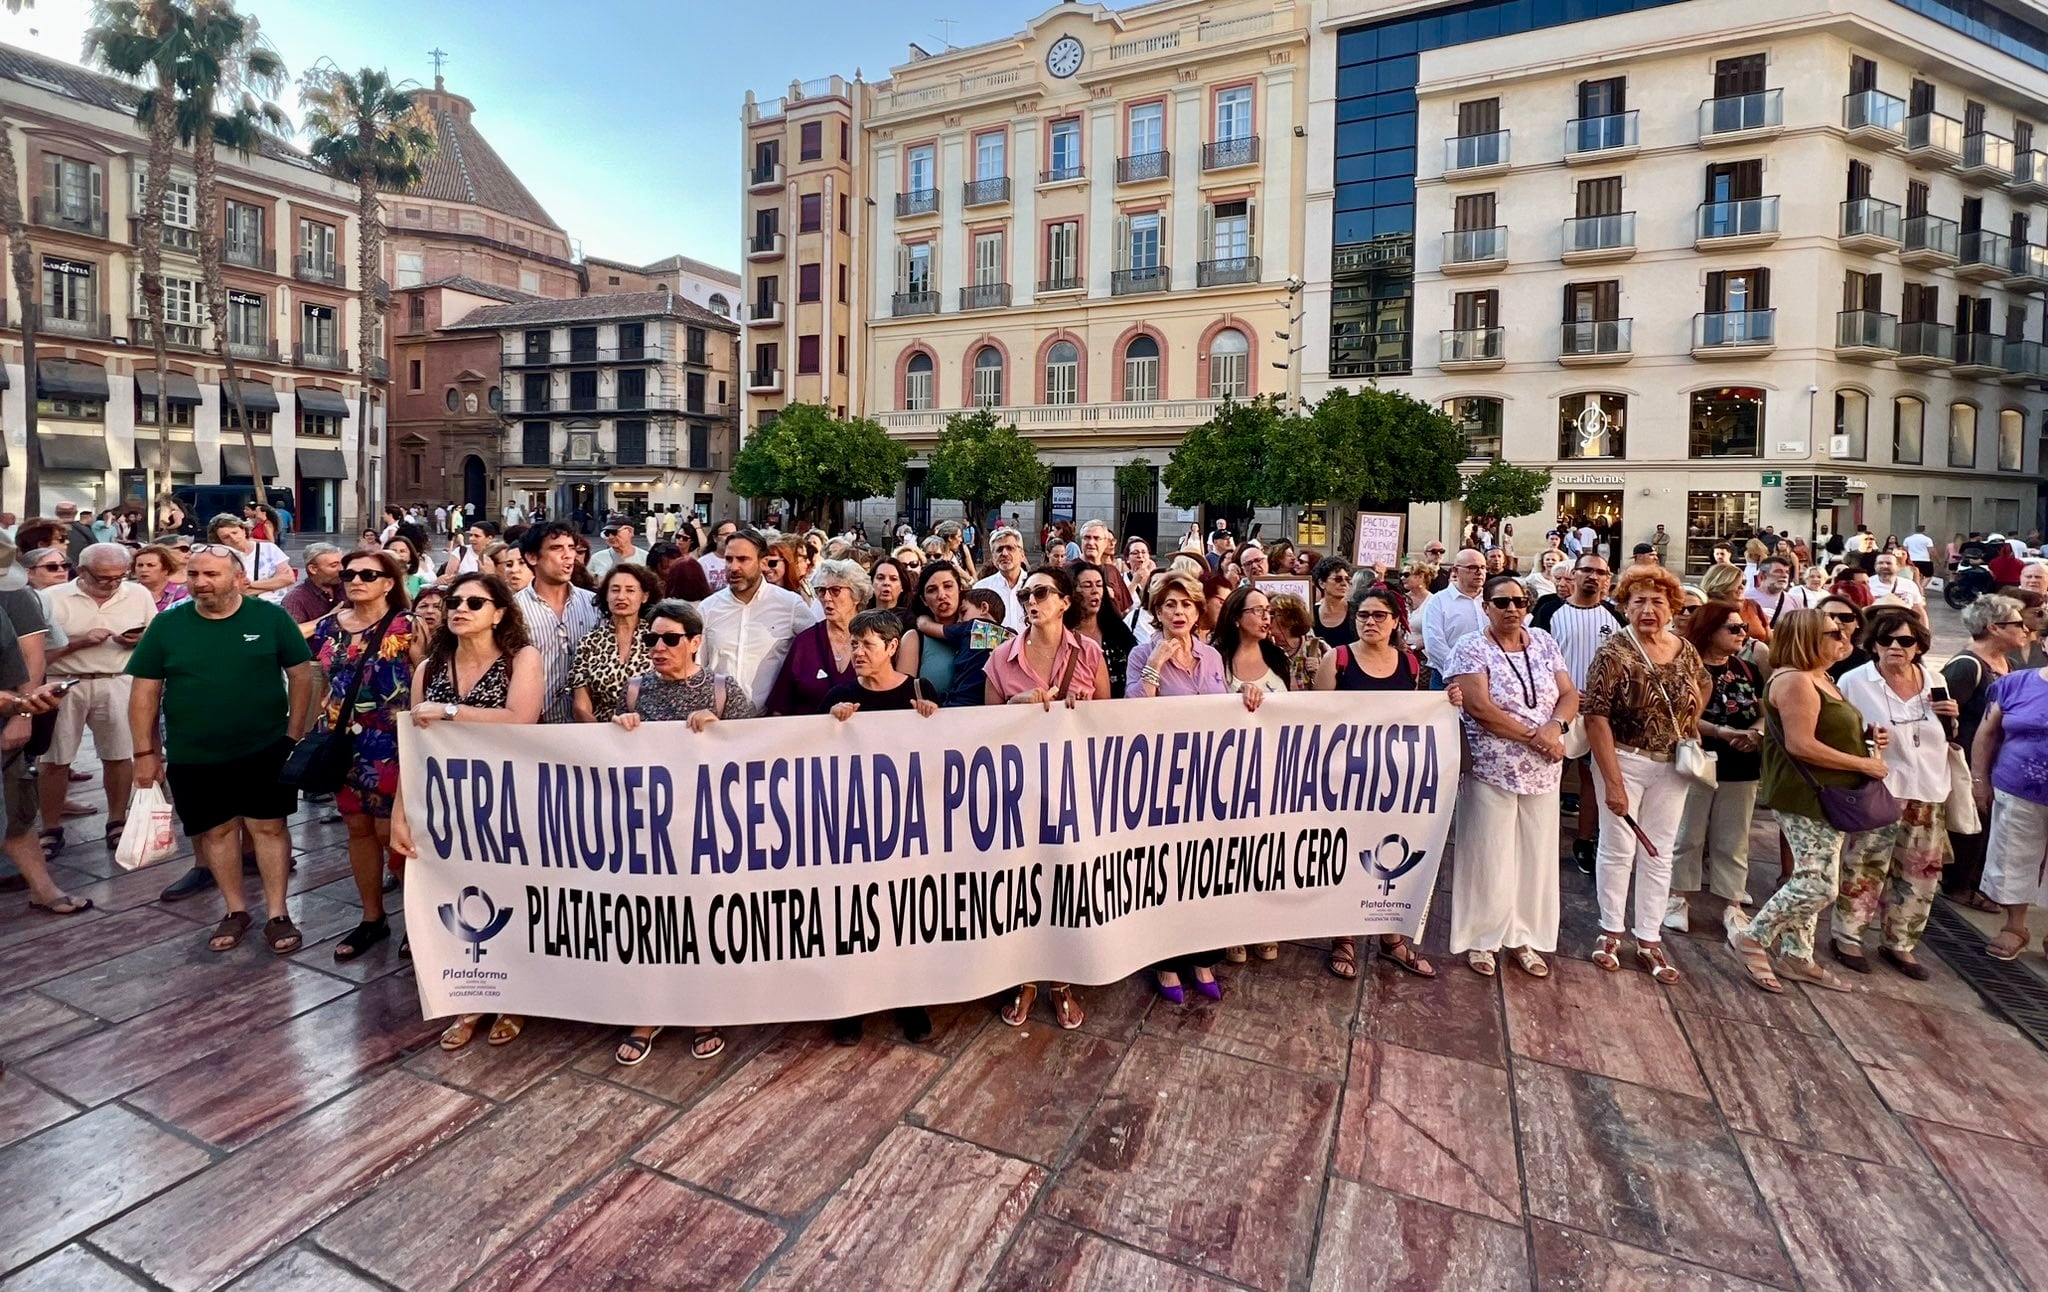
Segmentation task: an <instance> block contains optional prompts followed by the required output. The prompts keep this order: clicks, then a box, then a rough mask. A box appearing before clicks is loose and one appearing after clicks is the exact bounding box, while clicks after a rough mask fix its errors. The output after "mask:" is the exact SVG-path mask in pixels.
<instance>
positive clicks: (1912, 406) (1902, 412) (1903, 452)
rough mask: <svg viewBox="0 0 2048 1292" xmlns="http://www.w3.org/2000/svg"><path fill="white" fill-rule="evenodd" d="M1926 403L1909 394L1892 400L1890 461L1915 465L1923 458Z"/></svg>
mask: <svg viewBox="0 0 2048 1292" xmlns="http://www.w3.org/2000/svg"><path fill="white" fill-rule="evenodd" d="M1926 437H1927V405H1926V404H1924V403H1922V402H1920V401H1919V400H1917V399H1915V398H1913V396H1911V395H1900V396H1899V397H1898V398H1897V399H1894V400H1893V401H1892V461H1894V462H1897V463H1899V464H1901V465H1915V466H1917V465H1918V464H1919V463H1921V462H1922V461H1924V460H1925V458H1926V452H1927V449H1926V444H1927V438H1926Z"/></svg>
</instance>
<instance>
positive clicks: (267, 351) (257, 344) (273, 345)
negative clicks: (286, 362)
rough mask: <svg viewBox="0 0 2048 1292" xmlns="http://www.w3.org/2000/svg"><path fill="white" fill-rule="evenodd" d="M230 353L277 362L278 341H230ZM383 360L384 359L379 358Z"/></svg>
mask: <svg viewBox="0 0 2048 1292" xmlns="http://www.w3.org/2000/svg"><path fill="white" fill-rule="evenodd" d="M228 353H229V354H231V355H233V356H234V357H235V358H237V359H248V360H251V361H253V362H256V363H276V362H277V361H278V358H277V342H275V341H230V342H228ZM379 362H382V360H379Z"/></svg>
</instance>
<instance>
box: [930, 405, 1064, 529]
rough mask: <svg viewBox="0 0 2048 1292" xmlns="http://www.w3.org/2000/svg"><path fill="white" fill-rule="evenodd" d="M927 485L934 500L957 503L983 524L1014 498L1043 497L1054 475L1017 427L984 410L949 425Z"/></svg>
mask: <svg viewBox="0 0 2048 1292" xmlns="http://www.w3.org/2000/svg"><path fill="white" fill-rule="evenodd" d="M925 483H926V485H927V486H928V487H929V488H930V490H931V493H932V496H933V497H935V498H957V499H958V500H959V501H960V503H961V505H962V506H964V507H966V509H967V514H968V516H970V517H972V518H973V519H974V520H975V523H977V524H979V523H980V518H981V517H983V516H986V515H987V514H988V512H989V509H990V508H992V507H997V506H1000V505H1001V504H1003V503H1006V502H1008V501H1010V500H1011V499H1013V498H1018V499H1022V498H1042V497H1044V496H1045V491H1046V490H1047V489H1049V488H1051V487H1052V472H1051V471H1050V470H1048V469H1047V467H1046V465H1045V464H1044V463H1043V462H1040V461H1039V460H1038V450H1037V448H1036V447H1034V446H1033V445H1032V443H1031V441H1029V440H1027V439H1025V438H1024V437H1023V436H1022V435H1019V434H1018V433H1017V428H1016V427H1014V426H1012V425H1010V424H1009V423H1008V422H1005V421H1003V420H1002V419H1001V418H1000V417H997V416H996V415H995V413H994V412H993V411H992V410H990V409H986V408H981V409H976V410H975V411H974V412H971V413H955V414H953V415H952V416H951V417H948V418H947V419H946V428H945V429H944V430H942V431H940V432H939V442H938V444H937V445H936V446H935V447H934V448H933V449H932V457H931V471H930V474H929V475H928V476H927V477H926V480H925Z"/></svg>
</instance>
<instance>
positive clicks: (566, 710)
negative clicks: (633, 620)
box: [514, 584, 598, 722]
mask: <svg viewBox="0 0 2048 1292" xmlns="http://www.w3.org/2000/svg"><path fill="white" fill-rule="evenodd" d="M514 600H515V601H516V602H517V604H518V606H519V613H520V614H521V615H523V616H525V618H526V635H527V636H528V637H529V638H531V639H532V641H533V647H534V649H535V650H537V651H539V652H540V664H541V674H540V675H541V706H540V720H541V721H542V722H570V721H573V720H574V719H573V717H572V715H571V712H570V707H569V665H570V664H571V663H572V662H573V661H574V660H575V658H576V644H577V643H578V642H580V641H582V640H583V635H584V634H585V633H587V632H589V631H590V630H591V629H593V628H595V627H597V621H598V614H597V596H596V594H595V593H592V592H590V591H588V590H586V589H584V588H574V587H572V588H570V589H569V600H568V601H567V602H566V603H565V604H564V605H563V606H562V613H561V614H560V615H557V614H556V613H555V611H554V607H552V606H550V605H549V604H548V603H547V602H545V601H543V600H541V599H540V585H539V584H532V585H529V586H528V587H527V588H526V589H525V591H523V592H521V593H520V594H519V595H518V596H517V597H516V598H514Z"/></svg>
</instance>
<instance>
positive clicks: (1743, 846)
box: [1664, 565, 1764, 933]
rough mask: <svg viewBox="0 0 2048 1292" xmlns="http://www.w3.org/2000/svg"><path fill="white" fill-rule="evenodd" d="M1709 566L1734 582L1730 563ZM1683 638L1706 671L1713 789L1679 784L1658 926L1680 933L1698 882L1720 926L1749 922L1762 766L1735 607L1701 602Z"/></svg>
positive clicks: (1759, 723)
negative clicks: (1753, 826) (1679, 806)
mask: <svg viewBox="0 0 2048 1292" xmlns="http://www.w3.org/2000/svg"><path fill="white" fill-rule="evenodd" d="M1716 568H1717V569H1726V570H1728V571H1730V572H1731V573H1736V574H1737V575H1738V577H1739V571H1736V570H1735V567H1734V566H1732V565H1730V566H1717V567H1716ZM1685 637H1686V640H1687V641H1689V642H1691V643H1692V645H1693V649H1694V650H1696V651H1698V652H1699V653H1700V664H1701V665H1702V666H1703V667H1705V669H1706V670H1707V707H1706V708H1705V710H1703V711H1702V712H1701V713H1700V742H1701V743H1702V744H1703V745H1705V746H1706V749H1707V752H1708V753H1710V754H1713V755H1714V766H1715V773H1716V780H1717V782H1718V784H1716V785H1715V787H1714V788H1712V789H1709V788H1708V787H1706V786H1704V785H1697V784H1695V785H1688V786H1686V797H1685V811H1684V813H1683V814H1682V815H1681V816H1680V817H1679V820H1678V843H1677V852H1676V855H1675V856H1673V858H1672V859H1671V897H1670V899H1669V900H1668V901H1667V902H1666V903H1665V908H1664V927H1665V928H1667V929H1673V930H1676V931H1677V932H1680V933H1683V932H1685V931H1686V929H1687V928H1688V927H1689V926H1690V920H1691V910H1690V906H1689V903H1688V899H1687V896H1686V895H1687V894H1689V893H1696V892H1699V891H1700V885H1701V883H1702V882H1703V877H1704V882H1705V883H1706V885H1707V886H1708V888H1709V889H1710V890H1711V891H1712V892H1713V894H1714V896H1716V897H1718V898H1720V899H1721V900H1722V901H1723V902H1726V903H1727V909H1726V910H1725V911H1724V912H1723V914H1722V921H1723V923H1724V925H1728V926H1730V927H1732V926H1733V924H1734V923H1735V922H1738V921H1739V922H1741V923H1743V924H1747V923H1749V826H1750V819H1751V818H1752V817H1753V816H1755V815H1756V791H1757V779H1756V778H1757V775H1758V773H1759V772H1760V771H1761V770H1762V768H1763V717H1764V710H1763V688H1764V679H1763V674H1762V672H1761V671H1759V670H1758V668H1757V667H1756V665H1754V664H1752V663H1750V662H1749V661H1748V660H1746V659H1744V658H1743V657H1742V651H1743V648H1744V647H1745V646H1747V645H1748V644H1749V629H1748V627H1747V626H1746V625H1745V624H1744V623H1743V620H1742V607H1741V606H1740V605H1738V604H1737V603H1736V602H1735V601H1734V600H1733V599H1732V598H1721V597H1716V598H1714V599H1712V600H1710V601H1708V602H1707V604H1706V605H1704V606H1702V607H1700V609H1699V610H1698V611H1697V612H1696V613H1695V614H1694V615H1693V617H1692V622H1691V623H1689V624H1687V625H1686V629H1685Z"/></svg>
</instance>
